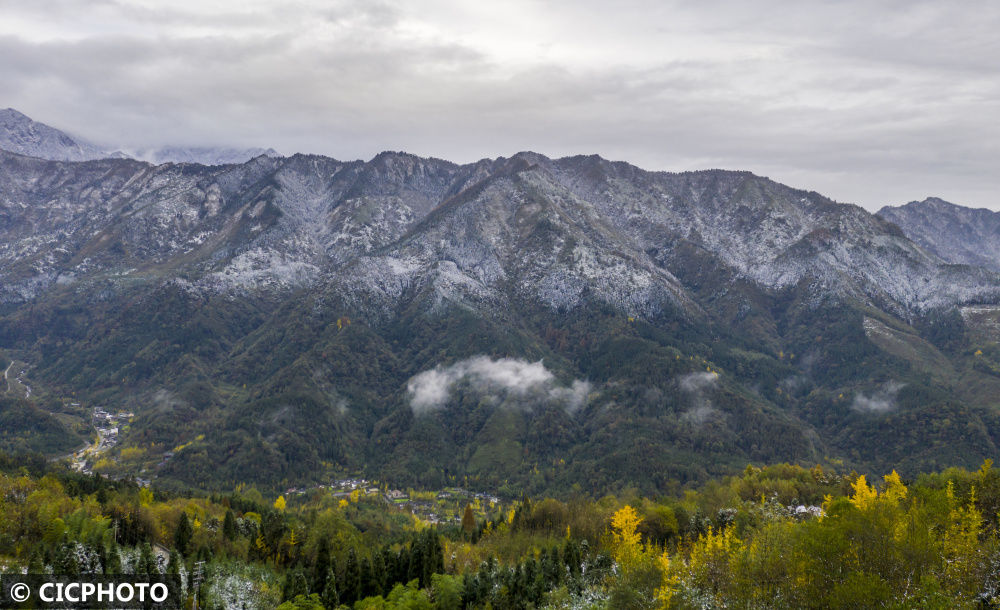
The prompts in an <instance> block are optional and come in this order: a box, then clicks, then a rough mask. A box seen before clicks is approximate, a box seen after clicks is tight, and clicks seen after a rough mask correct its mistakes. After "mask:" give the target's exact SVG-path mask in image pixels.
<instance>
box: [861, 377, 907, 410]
mask: <svg viewBox="0 0 1000 610" xmlns="http://www.w3.org/2000/svg"><path fill="white" fill-rule="evenodd" d="M904 387H906V384H905V383H900V382H898V381H887V382H885V383H884V384H882V387H880V388H879V389H877V390H875V392H873V393H872V394H871V396H866V395H865V394H863V393H861V392H858V393H857V394H855V395H854V402H853V403H852V404H851V408H852V409H854V410H855V411H862V412H865V413H888V412H889V411H892V410H894V409H895V408H896V395H897V394H898V393H899V391H900V390H902V389H903V388H904Z"/></svg>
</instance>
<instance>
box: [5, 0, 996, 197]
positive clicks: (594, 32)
mask: <svg viewBox="0 0 1000 610" xmlns="http://www.w3.org/2000/svg"><path fill="white" fill-rule="evenodd" d="M2 12H3V14H2V16H3V18H2V19H0V93H2V95H0V105H7V106H12V107H15V108H17V109H19V110H21V111H23V112H25V113H26V114H28V115H29V116H32V117H33V118H35V119H37V120H41V121H43V122H47V123H50V124H52V125H54V126H56V127H59V128H64V129H67V130H69V131H71V132H73V131H75V132H77V133H79V134H80V135H83V136H86V137H88V138H90V139H92V140H95V141H98V142H101V143H107V144H109V145H117V146H122V147H127V148H137V147H143V146H152V145H161V144H181V145H198V144H208V145H239V146H263V147H268V146H273V147H275V148H276V149H278V150H279V151H281V152H284V153H292V152H296V151H302V152H316V153H323V154H329V155H332V156H335V157H339V158H346V159H354V158H370V157H371V156H373V155H374V154H375V153H377V152H379V151H381V150H408V151H410V152H413V153H416V154H421V155H433V156H438V157H443V158H448V159H452V160H455V161H460V162H462V161H472V160H476V159H478V158H481V157H493V156H497V155H510V154H512V153H513V152H516V151H518V150H525V149H532V150H536V151H538V152H541V153H545V154H549V155H552V156H560V155H565V154H579V153H590V152H596V153H599V154H602V155H604V156H607V157H611V158H616V159H624V160H628V161H630V162H633V163H636V164H638V165H640V166H643V167H646V168H649V169H667V170H687V169H701V168H706V167H725V168H731V169H749V170H752V171H755V172H757V173H761V174H764V175H769V176H771V177H772V178H775V179H778V180H781V181H783V182H787V183H790V184H792V185H794V186H800V187H804V188H810V189H814V190H818V191H820V192H823V193H824V194H827V195H830V196H832V197H834V198H836V199H838V200H841V201H852V202H859V203H861V204H863V205H865V206H867V207H869V208H876V207H880V206H881V205H883V204H888V203H900V202H905V201H908V200H912V199H922V198H923V197H925V196H927V195H938V196H941V197H943V198H945V199H949V200H952V201H955V202H957V203H964V204H970V205H979V206H994V207H998V206H1000V197H998V196H997V195H998V192H1000V188H998V187H1000V184H998V182H1000V175H998V174H997V173H996V172H995V170H994V168H995V167H996V166H997V165H998V163H1000V147H998V146H997V142H998V141H1000V121H998V120H997V118H998V117H1000V70H998V69H997V68H998V66H997V60H996V59H995V58H997V57H1000V37H998V36H996V32H997V31H998V30H1000V4H997V3H995V2H989V1H986V0H971V1H969V2H964V3H962V4H961V5H951V4H947V3H940V2H931V1H921V0H918V1H916V2H896V1H889V2H862V1H861V0H847V1H845V2H826V3H813V2H809V3H803V2H793V1H791V0H763V1H760V2H753V3H746V2H736V1H735V0H727V1H713V2H690V1H688V0H675V1H672V2H660V1H654V0H645V1H638V0H631V1H628V0H627V1H625V2H622V3H619V4H616V6H615V10H613V11H611V10H608V9H607V5H606V4H601V3H597V2H592V1H587V0H585V1H583V2H569V1H568V0H563V1H556V2H544V3H542V2H531V1H528V0H511V2H507V3H501V4H497V3H468V2H466V3H459V2H447V1H443V0H423V1H419V2H407V3H404V2H394V1H385V0H382V1H379V0H375V1H365V2H361V1H345V0H340V1H332V2H331V1H329V0H291V1H289V2H281V3H274V2H267V1H265V0H240V1H239V2H236V1H235V0H225V1H215V2H211V1H204V0H199V1H197V2H195V1H194V0H176V1H175V2H171V3H162V2H155V1H153V0H131V1H129V2H124V1H121V0H95V1H94V2H85V3H83V2H75V1H70V0H10V1H8V2H4V3H3V9H2Z"/></svg>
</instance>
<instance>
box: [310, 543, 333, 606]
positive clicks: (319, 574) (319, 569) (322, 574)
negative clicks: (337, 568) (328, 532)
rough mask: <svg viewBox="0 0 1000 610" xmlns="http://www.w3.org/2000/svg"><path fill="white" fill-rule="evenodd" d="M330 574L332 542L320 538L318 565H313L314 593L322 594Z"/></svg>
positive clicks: (317, 549) (317, 554)
mask: <svg viewBox="0 0 1000 610" xmlns="http://www.w3.org/2000/svg"><path fill="white" fill-rule="evenodd" d="M329 572H330V541H329V540H327V539H326V538H325V537H324V538H320V540H319V544H318V545H317V548H316V563H315V564H313V574H312V588H311V591H313V592H314V593H322V592H323V589H324V588H325V587H326V580H327V576H328V575H329Z"/></svg>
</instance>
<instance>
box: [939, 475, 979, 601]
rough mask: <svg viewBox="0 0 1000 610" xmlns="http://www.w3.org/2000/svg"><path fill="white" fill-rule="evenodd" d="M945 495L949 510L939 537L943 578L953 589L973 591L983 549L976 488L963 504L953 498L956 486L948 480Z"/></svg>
mask: <svg viewBox="0 0 1000 610" xmlns="http://www.w3.org/2000/svg"><path fill="white" fill-rule="evenodd" d="M945 497H946V498H947V501H948V507H949V511H948V524H947V527H946V528H945V531H944V535H943V536H942V539H941V550H942V554H943V555H944V557H943V559H944V581H945V583H946V585H949V586H950V587H951V588H952V590H957V591H975V590H976V588H977V580H978V574H977V571H978V570H977V567H978V566H979V564H980V561H981V557H980V554H981V550H982V549H981V546H980V544H979V537H980V534H981V532H982V527H983V515H982V513H981V512H979V510H978V509H977V508H976V487H975V486H973V487H972V490H971V491H970V493H969V501H968V503H967V504H966V505H965V506H962V505H960V504H959V502H958V500H957V499H956V498H955V485H954V483H952V482H951V481H948V487H947V488H946V490H945Z"/></svg>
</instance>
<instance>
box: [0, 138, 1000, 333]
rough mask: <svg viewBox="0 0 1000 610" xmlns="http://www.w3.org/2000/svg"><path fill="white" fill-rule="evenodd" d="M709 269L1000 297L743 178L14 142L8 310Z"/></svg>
mask: <svg viewBox="0 0 1000 610" xmlns="http://www.w3.org/2000/svg"><path fill="white" fill-rule="evenodd" d="M691 252H696V253H700V254H697V255H696V256H695V257H694V258H692V255H691ZM709 261H711V264H712V265H715V267H713V269H716V270H717V271H719V270H721V271H719V272H724V273H725V274H727V276H731V277H738V278H743V279H745V280H746V281H750V282H753V283H755V284H757V285H758V286H760V287H762V288H763V289H766V290H783V289H787V288H790V287H796V286H803V287H806V288H807V290H809V291H810V293H811V294H813V295H814V296H815V297H816V298H817V299H831V298H832V299H840V300H844V299H850V300H859V301H862V302H867V303H871V304H874V305H876V306H879V307H883V308H887V309H889V310H893V311H895V312H908V311H914V310H920V309H924V308H928V307H934V306H940V305H948V304H955V303H995V302H998V300H1000V299H998V295H1000V276H997V274H995V273H992V272H988V271H986V270H983V269H978V268H969V267H956V266H952V265H948V264H946V263H945V262H944V261H943V260H941V259H940V258H938V257H937V256H935V255H933V254H931V253H929V252H927V251H926V250H925V249H923V248H920V247H919V246H917V245H915V244H914V243H913V242H911V241H909V240H908V239H907V238H905V237H904V236H903V235H901V234H900V233H899V231H898V230H897V229H896V227H894V226H893V225H891V224H889V223H886V222H885V221H883V220H881V219H880V218H878V217H876V216H873V215H871V214H868V213H867V212H865V211H864V210H862V209H861V208H858V207H856V206H850V205H842V204H836V203H834V202H831V201H830V200H828V199H825V198H824V197H822V196H820V195H817V194H815V193H808V192H803V191H797V190H794V189H791V188H789V187H786V186H783V185H781V184H777V183H775V182H772V181H770V180H768V179H766V178H761V177H758V176H754V175H752V174H749V173H746V172H727V171H720V170H711V171H703V172H688V173H683V174H670V173H663V172H646V171H643V170H640V169H638V168H636V167H633V166H630V165H627V164H625V163H611V162H608V161H606V160H604V159H601V158H599V157H572V158H566V159H559V160H551V159H548V158H546V157H544V156H541V155H537V154H534V153H520V154H518V155H515V156H514V157H512V158H510V159H504V158H500V159H496V160H483V161H480V162H478V163H474V164H469V165H464V166H460V165H455V164H453V163H449V162H447V161H441V160H437V159H422V158H419V157H414V156H412V155H408V154H405V153H382V154H380V155H378V156H377V157H375V158H374V159H372V160H371V161H369V162H360V161H355V162H341V161H337V160H334V159H329V158H326V157H319V156H308V155H295V156H293V157H288V158H269V157H258V158H255V159H253V160H252V161H249V162H247V163H244V164H241V165H226V166H217V167H208V166H202V165H194V164H184V165H160V166H153V165H149V164H147V163H143V162H139V161H134V160H130V159H104V160H98V161H90V162H86V163H52V162H45V161H41V160H39V159H33V158H29V157H24V156H19V155H14V154H10V153H0V301H5V302H19V301H24V300H27V299H31V298H33V297H35V296H37V295H39V294H41V293H43V292H44V291H45V290H47V289H49V288H51V287H54V286H74V285H75V286H78V287H86V286H90V285H96V284H98V283H101V282H103V283H110V285H112V286H123V285H134V284H135V283H137V282H140V283H141V282H147V283H150V282H151V283H157V282H179V283H182V284H183V285H184V286H186V287H188V289H190V290H192V291H232V290H238V291H267V292H273V291H283V290H287V289H290V288H301V287H316V288H317V289H321V288H322V289H324V290H330V291H334V292H335V293H336V294H338V295H339V296H340V298H343V299H344V300H345V301H346V302H348V303H353V304H355V305H356V306H357V307H359V308H364V309H365V311H369V312H371V313H372V316H374V317H383V318H384V317H388V316H391V315H392V314H393V312H396V311H400V310H401V308H407V307H410V306H411V304H416V306H418V307H420V308H422V309H426V310H428V311H433V310H436V309H437V308H438V307H440V306H441V305H443V304H458V305H460V306H464V307H468V308H471V309H474V310H479V311H483V312H490V311H501V310H503V309H504V308H508V307H511V306H516V303H517V302H519V301H521V300H528V301H531V302H537V303H540V304H543V305H545V306H547V307H549V308H552V309H555V310H569V309H572V308H574V307H576V306H578V305H579V304H580V303H582V302H584V301H586V300H597V301H600V302H603V303H607V304H608V305H611V306H613V307H615V308H616V309H618V310H621V311H626V312H629V313H630V314H636V315H644V316H645V315H656V314H657V313H659V312H661V311H665V310H675V311H683V312H686V313H685V315H691V316H700V315H702V311H703V305H702V304H700V302H699V300H698V298H697V297H695V296H694V294H693V293H692V287H691V286H686V285H685V284H684V282H682V281H681V280H679V279H678V278H679V277H686V276H689V275H690V274H691V267H692V266H696V267H702V266H704V265H706V264H708V262H709ZM101 285H104V284H101Z"/></svg>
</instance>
